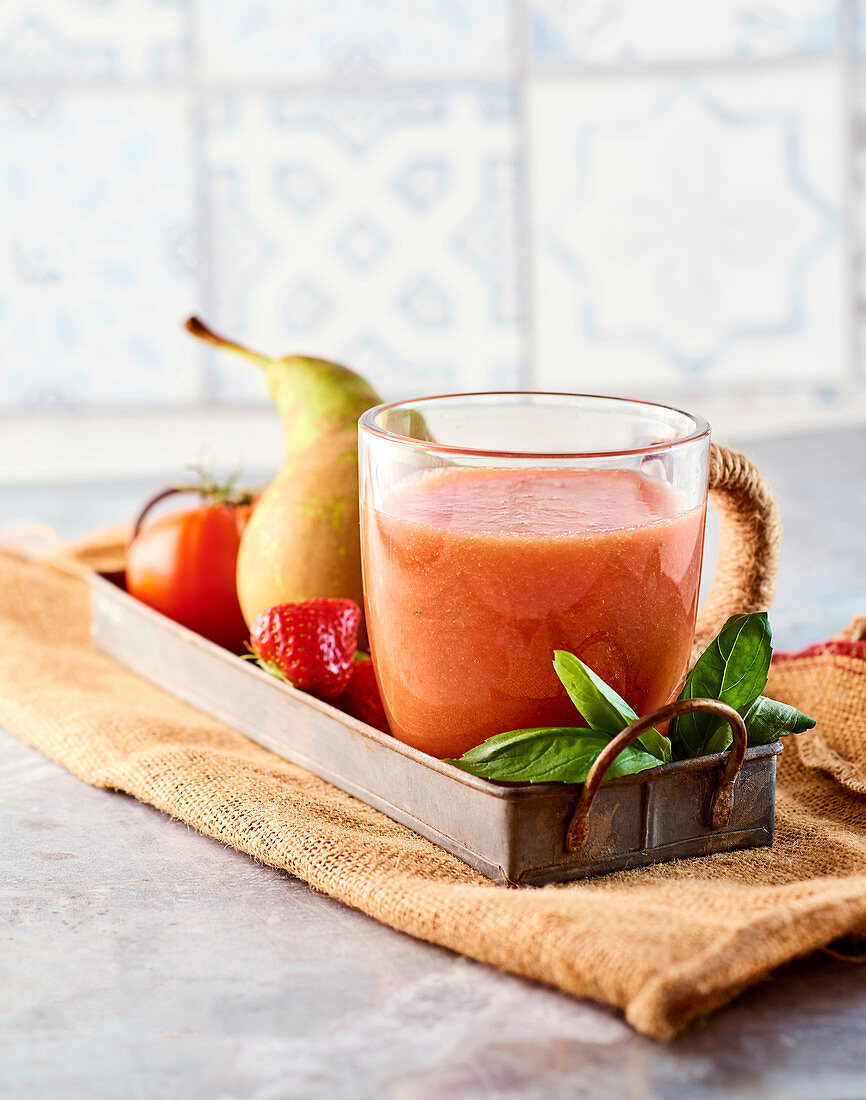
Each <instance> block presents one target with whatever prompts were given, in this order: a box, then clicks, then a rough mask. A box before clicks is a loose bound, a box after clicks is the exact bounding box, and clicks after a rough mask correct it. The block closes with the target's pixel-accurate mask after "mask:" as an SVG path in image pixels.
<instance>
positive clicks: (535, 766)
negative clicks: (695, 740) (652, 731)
mask: <svg viewBox="0 0 866 1100" xmlns="http://www.w3.org/2000/svg"><path fill="white" fill-rule="evenodd" d="M608 741H610V737H608V736H607V734H603V733H596V732H594V731H593V730H590V729H573V728H571V727H562V726H544V727H540V728H539V729H527V730H511V731H510V732H509V733H497V734H496V735H495V736H494V737H488V738H487V740H486V741H484V742H482V744H480V745H476V746H475V748H474V749H470V750H469V752H467V753H464V754H463V756H461V757H460V759H459V760H449V761H448V763H449V764H454V765H455V767H458V768H462V770H463V771H465V772H471V773H472V774H473V775H480V776H482V777H483V778H484V779H501V780H508V781H509V782H512V783H554V782H555V783H583V781H584V780H585V779H586V777H587V775H589V769H590V768H591V767H592V765H593V764H594V763H595V760H596V757H597V756H598V755H599V754H600V753H601V751H602V749H603V748H604V747H605V745H606V744H607V743H608ZM660 763H661V761H660V760H659V759H658V757H657V756H650V754H649V753H648V752H644V750H643V749H641V748H639V747H638V746H637V745H629V746H628V748H627V749H625V750H624V751H623V752H621V753H620V754H619V756H618V757H617V758H616V760H614V762H613V763H612V764H611V766H610V768H609V769H608V770H607V772H606V774H605V779H615V778H616V777H617V776H620V775H632V774H633V773H634V772H642V771H645V770H646V769H647V768H657V767H658V766H659V764H660Z"/></svg>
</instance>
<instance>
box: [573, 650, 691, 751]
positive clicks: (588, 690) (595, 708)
mask: <svg viewBox="0 0 866 1100" xmlns="http://www.w3.org/2000/svg"><path fill="white" fill-rule="evenodd" d="M553 667H554V669H555V671H556V675H557V676H558V677H559V679H560V680H561V681H562V686H563V687H564V688H565V690H566V691H567V692H568V697H569V698H570V699H571V701H572V703H574V705H575V707H577V709H578V710H579V711H580V713H581V715H582V716H583V718H584V721H586V722H588V723H589V725H590V727H591V729H592V730H594V731H595V732H596V733H606V734H609V735H610V736H609V737H608V741H609V740H610V739H611V737H613V736H614V735H615V734H617V733H619V732H620V730H624V729H625V727H626V726H630V725H631V724H632V722H634V721H636V720H637V715H636V714H635V712H634V711H633V710H632V708H631V707H630V706H629V705H628V703H627V702H626V701H625V699H623V698H622V697H621V696H620V695H618V694H617V693H616V692H615V691H614V690H613V688H612V687H611V686H610V684H606V683H605V682H604V680H602V678H601V677H600V676H596V674H595V673H594V672H593V671H592V669H591V668H590V667H589V665H585V664H584V663H583V661H581V660H580V658H579V657H575V655H574V654H573V653H569V652H567V651H566V650H564V649H557V650H555V651H554V654H553ZM638 741H639V742H640V744H641V745H643V747H644V748H645V749H646V750H647V752H648V753H650V755H651V756H654V757H655V758H656V759H657V760H660V761H662V763H667V762H668V760H670V758H671V743H670V741H669V740H668V739H667V737H663V736H662V735H661V734H660V733H659V731H658V730H657V729H648V730H647V731H646V732H645V733H642V734H641V735H640V737H638ZM653 766H654V765H653Z"/></svg>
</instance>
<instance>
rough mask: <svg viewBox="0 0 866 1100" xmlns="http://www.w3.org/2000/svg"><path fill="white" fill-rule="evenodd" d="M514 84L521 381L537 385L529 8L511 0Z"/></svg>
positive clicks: (523, 384)
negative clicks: (515, 102)
mask: <svg viewBox="0 0 866 1100" xmlns="http://www.w3.org/2000/svg"><path fill="white" fill-rule="evenodd" d="M511 18H512V28H511V30H512V48H513V50H514V87H515V91H516V101H517V135H516V136H517V163H518V185H517V217H516V222H517V238H518V245H517V260H518V268H519V270H518V273H517V275H518V293H519V295H520V303H521V310H520V312H521V317H522V320H521V326H520V328H521V333H520V336H521V359H522V361H521V363H520V371H519V374H518V383H519V385H520V387H521V388H525V389H533V388H534V387H535V374H536V364H535V325H536V318H535V280H534V276H533V272H534V269H535V256H534V248H533V235H532V185H531V182H530V181H531V176H532V120H531V118H530V110H529V78H530V64H529V41H528V37H527V29H528V20H529V10H528V6H527V3H526V0H511Z"/></svg>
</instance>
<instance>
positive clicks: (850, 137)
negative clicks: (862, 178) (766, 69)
mask: <svg viewBox="0 0 866 1100" xmlns="http://www.w3.org/2000/svg"><path fill="white" fill-rule="evenodd" d="M854 18H855V16H854V9H853V5H852V3H850V2H849V0H840V3H839V23H840V26H839V48H840V62H839V63H840V67H841V76H842V114H843V117H842V122H841V124H842V127H843V144H844V156H845V169H846V171H845V193H844V197H843V201H842V211H841V212H842V219H841V220H842V225H841V227H840V229H841V231H842V232H845V235H846V248H845V261H846V267H847V271H848V278H849V280H850V284H849V286H848V293H847V295H846V298H847V302H846V304H847V310H846V319H847V323H848V334H847V335H848V340H847V348H848V369H847V371H846V382H847V384H848V385H849V386H850V387H851V388H852V389H856V388H857V386H858V384H862V383H863V381H864V371H863V364H862V363H861V362H860V347H859V328H860V313H861V309H862V303H861V300H860V286H859V284H860V279H859V269H860V267H861V265H862V264H863V262H864V259H866V257H864V255H863V246H862V243H861V242H860V230H859V226H858V217H857V206H858V202H857V200H858V194H859V189H860V188H859V181H858V178H857V176H858V172H857V146H858V130H859V124H858V109H857V87H858V76H859V70H860V66H859V65H858V64H857V62H856V61H855V58H854V50H855V38H854V34H853V31H854V29H855V28H854ZM846 231H847V232H846Z"/></svg>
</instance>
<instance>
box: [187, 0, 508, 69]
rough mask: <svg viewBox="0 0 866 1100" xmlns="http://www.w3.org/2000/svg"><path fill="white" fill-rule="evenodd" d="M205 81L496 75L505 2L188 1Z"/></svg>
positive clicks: (503, 62)
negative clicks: (193, 7)
mask: <svg viewBox="0 0 866 1100" xmlns="http://www.w3.org/2000/svg"><path fill="white" fill-rule="evenodd" d="M193 2H194V3H195V5H196V12H197V16H196V24H197V26H198V27H199V28H200V35H201V40H200V49H201V58H202V71H203V73H204V74H205V75H206V76H207V77H209V78H211V79H216V80H219V79H223V78H227V77H229V78H238V79H241V80H243V79H244V78H247V79H252V80H259V79H261V78H262V77H265V78H275V77H276V78H279V79H281V80H283V81H284V82H286V83H289V84H291V83H296V82H298V81H299V80H304V79H310V78H318V77H324V76H329V75H333V74H339V75H341V76H359V75H371V74H385V75H389V76H404V77H406V76H408V77H410V78H415V77H418V76H424V75H429V74H436V75H443V76H450V77H454V76H474V77H479V76H489V75H493V76H502V75H505V74H506V73H507V72H508V71H509V70H510V68H511V65H512V63H513V51H512V23H511V20H512V10H511V2H510V0H375V2H371V0H330V2H329V3H322V2H321V0H281V2H280V3H276V2H274V0H193Z"/></svg>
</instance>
